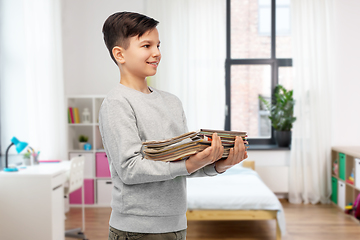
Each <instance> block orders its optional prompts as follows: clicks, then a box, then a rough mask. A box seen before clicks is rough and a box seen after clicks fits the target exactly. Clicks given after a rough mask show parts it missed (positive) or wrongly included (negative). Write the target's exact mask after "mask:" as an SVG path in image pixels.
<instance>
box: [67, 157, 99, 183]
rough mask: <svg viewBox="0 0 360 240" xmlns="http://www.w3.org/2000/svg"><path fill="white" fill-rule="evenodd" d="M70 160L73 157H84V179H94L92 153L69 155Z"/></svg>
mask: <svg viewBox="0 0 360 240" xmlns="http://www.w3.org/2000/svg"><path fill="white" fill-rule="evenodd" d="M69 155H70V159H72V158H74V157H80V156H84V157H85V167H84V178H94V176H95V171H94V154H93V153H70V154H69Z"/></svg>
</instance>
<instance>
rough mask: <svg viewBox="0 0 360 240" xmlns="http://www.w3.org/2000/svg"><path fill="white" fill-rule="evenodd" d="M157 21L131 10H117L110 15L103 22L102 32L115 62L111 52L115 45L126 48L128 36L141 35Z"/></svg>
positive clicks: (153, 26) (152, 27) (154, 25)
mask: <svg viewBox="0 0 360 240" xmlns="http://www.w3.org/2000/svg"><path fill="white" fill-rule="evenodd" d="M158 23H159V22H158V21H156V20H155V19H153V18H150V17H148V16H145V15H142V14H139V13H133V12H117V13H114V14H112V15H110V16H109V17H108V18H107V19H106V21H105V23H104V26H103V29H102V32H103V35H104V41H105V45H106V47H107V48H108V50H109V52H110V56H111V58H112V60H114V62H115V64H117V62H116V60H115V58H114V56H113V54H112V49H113V48H114V47H115V46H120V47H123V48H124V49H127V48H128V47H129V38H130V37H134V36H138V37H141V36H142V35H143V34H144V33H146V32H147V31H149V30H152V29H154V28H155V27H156V26H157V25H158Z"/></svg>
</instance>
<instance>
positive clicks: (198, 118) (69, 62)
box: [0, 0, 360, 194]
mask: <svg viewBox="0 0 360 240" xmlns="http://www.w3.org/2000/svg"><path fill="white" fill-rule="evenodd" d="M165 2H166V1H163V2H162V1H152V0H149V1H146V0H134V1H123V0H122V1H115V0H111V1H110V0H109V1H105V2H104V1H96V0H89V1H85V0H79V1H70V0H64V1H61V2H60V1H45V0H43V1H37V2H34V3H33V4H34V5H29V2H27V1H20V0H16V1H6V0H1V2H0V3H1V7H0V11H1V14H0V24H1V28H0V31H1V33H0V39H1V40H0V49H1V56H0V57H1V58H0V61H1V62H0V63H1V64H0V66H1V69H0V78H1V86H0V87H1V152H2V155H3V154H4V152H5V150H6V146H7V145H8V142H9V139H11V137H12V136H17V137H18V138H19V139H22V140H25V139H26V140H27V141H28V142H32V143H34V146H36V147H37V148H39V149H41V150H42V157H45V158H60V159H66V158H67V157H68V156H66V145H65V143H64V142H65V139H66V136H65V135H64V133H65V124H66V115H64V114H63V112H61V109H65V106H64V101H65V100H64V99H65V98H64V96H66V95H91V94H101V95H104V94H106V93H107V92H108V91H109V90H110V89H111V87H112V86H113V85H114V84H116V83H117V82H118V79H119V76H118V71H117V69H116V67H115V66H114V64H113V63H112V61H111V60H110V59H109V56H108V52H107V51H106V49H105V46H104V43H103V40H102V36H101V34H100V33H101V27H102V24H103V22H104V20H105V19H106V17H107V16H108V15H109V14H111V13H113V12H115V11H125V10H127V11H137V12H141V13H145V14H146V13H148V14H149V15H150V13H151V14H154V15H156V14H160V13H161V11H160V13H159V10H160V8H158V6H160V5H161V6H164V4H165ZM191 2H195V3H191V4H199V5H198V7H199V8H200V9H201V10H204V14H209V16H211V18H209V19H211V20H213V21H212V22H209V23H210V24H217V25H218V26H219V28H218V29H219V32H216V33H215V32H212V31H210V30H207V29H211V26H212V25H204V26H206V27H207V29H204V33H206V34H209V35H208V36H209V38H210V39H211V41H213V42H208V43H209V45H210V47H208V49H209V51H205V52H199V53H198V54H199V56H203V57H204V54H209V55H208V56H207V57H206V58H205V57H204V59H206V62H204V60H200V61H199V62H185V61H182V59H183V58H186V56H187V52H185V51H181V50H182V48H184V49H187V50H188V51H189V52H196V51H191V50H192V48H194V49H197V48H198V47H197V46H198V45H199V44H200V45H201V44H203V42H200V43H198V42H196V43H195V44H197V45H194V44H193V43H190V42H179V44H180V46H179V49H177V50H178V51H177V52H175V53H173V54H171V55H168V57H169V58H171V60H170V61H169V59H165V56H166V54H165V53H163V60H162V64H161V65H162V66H161V67H160V68H159V73H158V75H159V77H160V76H164V77H163V78H164V79H167V78H168V76H169V75H167V74H166V73H164V72H160V71H162V69H165V67H168V66H169V65H170V64H173V62H174V61H175V66H176V69H178V70H177V71H176V72H174V73H175V74H174V73H172V74H170V75H171V76H173V77H172V79H169V80H168V81H163V82H156V83H155V85H156V87H159V88H161V89H164V90H167V91H170V92H173V93H174V94H176V95H178V96H179V97H180V99H181V100H182V102H183V104H184V108H185V111H186V114H187V118H188V122H189V129H194V128H198V127H199V124H200V123H201V127H203V126H206V127H211V128H222V126H223V124H222V121H223V118H224V114H223V113H224V111H225V106H224V104H222V101H224V100H225V99H224V98H225V95H224V85H223V83H222V84H220V82H217V81H214V79H215V80H216V79H217V78H219V77H220V76H221V75H222V74H223V73H222V71H223V67H224V63H223V60H222V61H221V58H222V57H224V54H225V29H222V30H220V29H221V27H220V26H221V23H222V22H223V23H224V18H225V16H224V15H221V14H216V13H218V11H220V10H221V9H224V7H225V1H220V0H218V1H215V0H214V1H213V2H212V5H211V6H214V5H215V4H218V6H220V7H221V8H210V7H208V6H209V5H207V3H208V2H209V1H191ZM205 2H206V3H205ZM332 2H333V3H334V6H333V9H334V15H333V17H334V19H333V22H334V25H333V32H332V35H330V36H329V37H330V38H331V39H332V40H333V42H334V45H333V47H332V49H331V50H332V51H333V55H332V56H333V59H334V70H335V71H334V72H333V73H332V74H333V77H334V78H333V79H334V81H333V84H332V85H331V86H329V88H330V89H329V91H330V98H331V100H330V101H329V102H327V104H329V105H328V107H329V109H332V112H331V120H332V122H331V126H330V129H329V132H330V136H329V138H330V139H331V141H330V144H331V146H335V145H360V139H359V138H358V135H359V133H360V126H359V124H358V123H357V122H358V121H357V120H358V119H359V117H360V112H359V111H357V108H356V107H354V106H356V105H357V103H359V98H358V97H357V95H358V90H359V89H360V82H359V81H358V80H357V75H358V66H357V61H356V60H357V56H359V54H360V50H359V48H357V42H359V40H360V34H359V33H358V32H356V31H355V29H356V27H357V25H356V22H358V21H357V20H358V19H359V17H358V16H357V15H356V12H355V9H358V8H359V7H360V3H359V2H357V1H354V0H344V1H340V0H334V1H332ZM14 3H16V4H14ZM188 4H190V1H189V2H188ZM18 6H22V8H21V7H20V8H19V7H18ZM32 7H35V8H37V9H39V12H38V13H39V14H33V13H32V12H31V11H30V10H31V8H32ZM173 7H174V8H175V9H178V8H176V6H173ZM167 9H168V8H167ZM40 13H41V14H40ZM199 13H200V12H199ZM210 13H211V14H210ZM222 13H224V12H223V11H222ZM192 14H193V15H191V16H192V17H191V18H188V19H195V17H196V14H198V12H193V13H192ZM154 17H155V16H154ZM155 18H156V17H155ZM159 18H161V16H159ZM44 19H46V20H47V21H44ZM176 19H177V20H178V22H166V21H164V20H163V21H162V20H161V19H159V20H160V25H159V28H160V27H166V25H167V24H169V25H176V24H177V25H178V26H179V28H178V29H179V31H180V32H182V33H184V32H185V31H189V32H188V33H189V34H192V33H193V32H194V31H196V29H194V28H191V24H189V25H185V24H184V21H183V19H187V18H182V16H176V15H174V18H173V21H175V20H176ZM196 21H201V19H196ZM204 24H205V23H204ZM304 24H305V22H304ZM185 26H189V27H190V28H189V27H188V28H187V27H185ZM209 26H210V27H209ZM171 34H176V32H175V31H174V32H171ZM319 34H320V33H319ZM169 37H170V36H167V32H164V31H162V30H161V29H160V38H161V39H162V41H163V43H162V46H161V49H162V51H164V50H165V49H166V48H167V46H166V42H167V41H168V40H166V39H168V38H169ZM214 43H223V45H222V46H221V44H219V46H217V47H214V46H212V45H213V44H214ZM51 49H52V50H53V51H52V50H51ZM174 51H175V50H174ZM50 53H54V55H53V54H50ZM175 55H178V56H179V57H174V56H175ZM38 56H40V57H38ZM199 66H201V67H199ZM209 68H210V69H211V71H212V72H213V74H211V76H208V75H207V73H208V69H209ZM179 69H180V70H179ZM181 69H187V70H184V71H181ZM194 69H196V71H198V70H199V69H203V74H199V75H194ZM34 70H35V71H34ZM189 76H192V77H195V78H196V79H199V83H201V84H199V86H195V88H194V82H193V80H192V79H193V78H190V77H189ZM209 82H211V83H212V84H207V85H204V83H209ZM170 83H172V84H170ZM204 86H207V89H206V90H205V91H209V92H212V91H215V90H216V92H217V93H220V94H219V95H217V98H216V100H217V101H215V102H214V103H213V104H216V106H217V107H214V108H213V109H211V110H212V114H214V115H215V116H217V117H216V118H206V117H205V116H206V115H205V114H204V113H206V112H208V110H207V109H206V108H203V107H201V108H199V107H195V105H193V104H192V103H193V102H196V103H197V105H196V106H204V105H205V106H210V105H207V104H204V102H208V101H211V98H208V97H207V98H206V99H205V98H204V97H203V96H202V95H203V94H205V93H203V92H202V91H204V90H202V89H203V87H204ZM208 87H209V88H208ZM210 87H211V88H210ZM199 89H200V90H199ZM191 91H193V92H191ZM210 95H211V94H210ZM199 109H202V110H199ZM214 109H216V110H217V111H218V112H215V113H214ZM202 111H203V112H202ZM54 126H56V127H54ZM311 134H314V133H311ZM49 138H51V140H52V142H51V143H50V141H49V140H48V139H49ZM12 154H14V152H12ZM249 156H250V159H251V160H255V161H256V165H257V170H258V172H259V174H260V175H261V177H262V178H263V180H264V182H265V183H266V184H268V185H269V187H270V188H271V189H272V190H273V191H275V192H277V193H280V194H287V193H288V191H289V185H288V183H289V166H290V158H291V157H290V151H289V150H276V151H274V150H271V151H267V150H252V151H251V152H249Z"/></svg>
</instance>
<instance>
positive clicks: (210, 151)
mask: <svg viewBox="0 0 360 240" xmlns="http://www.w3.org/2000/svg"><path fill="white" fill-rule="evenodd" d="M223 152H224V147H223V146H222V144H221V140H220V137H219V136H218V135H217V133H214V134H213V135H212V142H211V147H208V148H206V149H205V150H204V151H202V152H199V153H197V154H195V155H193V156H191V157H190V158H189V159H188V160H186V162H185V164H186V169H187V171H188V172H189V173H193V172H195V171H196V170H198V169H200V168H202V167H204V166H206V165H209V164H211V163H214V162H215V161H217V160H219V159H220V158H221V156H222V155H223Z"/></svg>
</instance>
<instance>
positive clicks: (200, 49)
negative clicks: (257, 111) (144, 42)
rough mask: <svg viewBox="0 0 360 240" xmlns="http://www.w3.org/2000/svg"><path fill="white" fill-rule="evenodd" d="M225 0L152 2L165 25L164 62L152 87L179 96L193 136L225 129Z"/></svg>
mask: <svg viewBox="0 0 360 240" xmlns="http://www.w3.org/2000/svg"><path fill="white" fill-rule="evenodd" d="M225 2H226V1H224V0H195V1H194V0H172V1H167V0H148V1H146V2H145V10H146V14H147V15H148V16H150V17H153V18H154V19H156V20H158V21H159V22H160V23H159V25H158V30H159V34H160V41H161V44H160V45H161V46H160V51H161V54H162V60H161V62H160V65H159V70H158V73H157V74H156V75H155V76H154V77H151V78H150V80H149V84H150V85H152V86H153V87H155V88H158V89H160V90H164V91H168V92H171V93H173V94H175V95H177V96H178V97H179V98H180V100H181V101H182V103H183V107H184V110H185V114H186V116H187V122H188V127H189V130H190V131H191V130H197V129H200V128H212V129H218V130H221V129H224V122H225V57H226V53H225V49H226V41H225V39H226V18H225V14H226V9H225Z"/></svg>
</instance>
